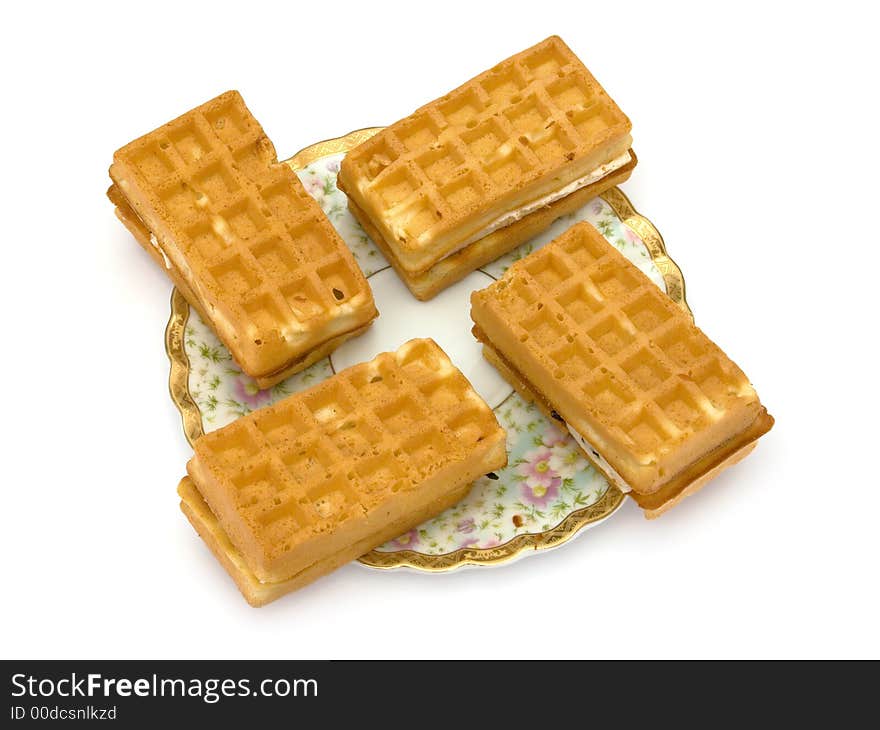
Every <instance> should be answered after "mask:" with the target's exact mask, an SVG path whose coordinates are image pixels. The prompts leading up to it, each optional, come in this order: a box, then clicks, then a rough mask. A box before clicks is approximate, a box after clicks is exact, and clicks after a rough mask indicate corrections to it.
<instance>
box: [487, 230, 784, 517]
mask: <svg viewBox="0 0 880 730" xmlns="http://www.w3.org/2000/svg"><path fill="white" fill-rule="evenodd" d="M471 305H472V309H471V316H472V318H473V320H474V323H475V327H474V334H475V335H476V337H477V338H478V339H479V340H480V341H481V342H482V343H483V352H484V355H485V356H486V358H487V359H488V360H489V361H490V362H491V363H492V364H493V365H495V367H496V368H498V370H499V371H500V372H501V374H502V375H503V376H504V377H505V378H507V379H508V380H509V381H510V382H511V384H512V385H513V386H514V387H515V388H516V389H517V390H518V391H519V392H520V394H521V395H522V396H523V397H524V398H526V399H527V400H530V401H533V402H535V403H536V404H537V405H538V406H539V407H541V408H542V409H543V410H544V411H545V412H546V413H547V414H548V415H549V416H551V417H553V418H555V419H557V420H559V421H563V422H564V423H565V424H566V425H567V427H568V429H569V431H570V432H571V433H572V435H573V436H574V438H575V440H576V441H577V442H578V443H579V444H580V445H581V447H582V448H583V450H584V452H585V453H586V455H587V457H588V458H589V459H590V460H591V461H592V462H593V463H594V464H595V466H596V467H597V468H598V469H600V470H601V471H602V472H603V473H604V474H605V475H606V476H607V477H608V479H609V481H611V482H613V483H615V484H617V486H618V487H620V488H621V489H622V490H624V491H627V492H629V493H630V496H632V498H633V499H634V500H635V501H636V502H637V503H638V504H639V506H640V507H641V508H642V509H643V510H644V511H645V515H646V516H647V517H649V518H653V517H656V516H658V515H659V514H661V513H662V512H664V511H666V510H667V509H669V508H670V507H672V506H673V505H675V504H676V503H677V502H679V501H680V500H681V499H683V498H684V497H685V496H687V495H689V494H692V493H694V492H696V491H697V490H698V489H699V488H700V487H702V486H703V485H704V484H705V483H706V482H707V481H709V480H710V479H711V478H713V477H714V476H715V475H716V474H718V472H720V471H721V470H722V469H724V468H726V467H728V466H730V465H732V464H735V463H736V462H738V461H739V460H740V459H742V458H743V457H745V456H746V455H747V454H748V453H749V452H750V451H751V450H752V449H753V448H754V446H755V444H756V442H757V440H758V439H759V438H760V437H761V436H762V435H764V434H765V433H766V432H767V431H769V430H770V428H771V427H772V425H773V418H772V417H771V416H770V415H769V414H768V413H767V410H766V409H765V408H764V407H763V406H762V405H761V402H760V400H759V399H758V395H757V393H755V390H754V388H753V387H752V386H751V384H750V383H749V381H748V379H747V378H746V376H745V375H744V374H743V372H742V371H741V370H740V369H739V368H738V367H737V366H736V365H735V364H734V363H733V362H732V361H731V360H730V359H729V358H728V357H727V356H726V355H725V354H724V353H723V352H722V351H721V350H720V349H719V348H718V346H717V345H715V343H713V342H712V341H711V340H710V339H709V338H708V337H706V335H704V334H703V332H702V331H701V330H700V329H698V328H697V327H696V326H695V325H694V324H693V322H692V321H691V319H690V318H689V317H688V315H687V314H686V313H685V312H684V311H682V310H681V309H680V308H678V307H677V306H676V305H675V304H674V303H673V302H672V301H671V300H670V299H669V298H668V297H667V296H666V295H665V294H663V292H661V291H660V290H659V289H658V288H657V287H656V286H655V285H654V284H653V283H652V282H651V281H650V280H649V279H648V278H647V277H646V276H645V275H644V274H643V273H642V272H641V271H639V270H638V269H637V268H636V267H635V266H634V265H633V264H632V263H630V262H629V261H628V260H627V259H626V258H625V257H624V256H623V255H622V254H620V253H619V252H618V251H617V250H616V249H615V248H614V247H613V246H611V245H610V244H609V243H608V242H607V241H606V240H605V239H604V238H603V237H602V235H601V234H600V233H599V232H598V231H597V230H596V229H595V228H593V227H592V226H591V225H590V224H589V223H580V224H578V225H576V226H574V227H572V228H570V229H569V230H568V231H567V232H565V233H564V234H562V235H561V236H559V237H558V238H556V239H555V240H554V241H553V242H552V243H550V244H548V245H547V246H545V247H544V248H542V249H540V250H538V251H536V252H535V253H533V254H531V255H529V256H527V257H526V258H524V259H522V260H521V261H519V262H517V263H515V264H514V265H513V266H511V267H510V269H508V271H507V272H506V273H505V275H504V276H503V277H502V278H501V279H500V280H499V281H497V282H495V283H494V284H492V285H491V286H489V287H488V288H486V289H483V290H481V291H478V292H474V294H473V295H472V297H471Z"/></svg>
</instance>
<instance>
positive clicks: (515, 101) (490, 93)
mask: <svg viewBox="0 0 880 730" xmlns="http://www.w3.org/2000/svg"><path fill="white" fill-rule="evenodd" d="M630 129H631V125H630V122H629V119H627V117H626V116H625V115H624V114H623V112H621V111H620V109H619V108H618V107H617V105H616V104H615V103H614V101H613V100H612V99H611V98H610V97H609V96H608V94H607V93H606V92H605V90H604V89H603V88H602V87H601V85H600V84H599V83H598V81H596V79H595V78H594V77H593V76H592V74H591V73H590V72H589V71H588V70H587V68H586V67H585V66H584V64H583V63H581V61H580V60H579V59H578V58H577V56H575V54H574V53H572V51H571V50H570V49H569V48H568V46H566V45H565V43H563V41H562V40H561V39H560V38H558V37H556V36H553V37H551V38H548V39H546V40H545V41H543V42H541V43H539V44H537V45H536V46H533V47H531V48H528V49H526V50H525V51H523V52H521V53H518V54H516V55H514V56H512V57H510V58H508V59H507V60H505V61H503V62H502V63H500V64H498V65H497V66H495V67H493V68H492V69H490V70H488V71H486V72H485V73H482V74H480V75H479V76H476V77H475V78H473V79H471V80H470V81H468V82H466V83H465V84H463V85H462V86H460V87H459V88H457V89H455V90H454V91H451V92H450V93H449V94H447V95H445V96H443V97H441V98H440V99H437V100H435V101H432V102H430V103H428V104H426V105H425V106H423V107H421V108H420V109H418V110H416V111H415V112H414V113H413V114H411V115H410V116H409V117H407V118H405V119H402V120H401V121H399V122H396V123H395V124H393V125H391V126H390V127H387V128H386V129H384V130H383V131H382V132H380V133H379V134H377V135H375V136H374V137H372V138H371V139H369V140H367V141H366V142H364V143H363V144H361V145H359V146H358V147H357V148H355V149H354V150H352V151H351V152H350V153H349V154H348V155H346V157H345V159H344V160H343V161H342V165H341V168H340V173H339V182H338V184H339V188H340V189H341V190H343V191H344V192H345V193H346V195H348V196H349V197H350V198H351V199H353V200H354V201H355V203H356V205H357V207H358V208H359V209H360V210H361V211H363V213H364V214H365V215H366V217H367V218H369V220H370V222H371V224H372V226H373V227H374V228H375V229H376V230H377V232H378V235H377V239H379V238H381V239H382V240H383V241H384V242H385V245H386V246H387V247H388V248H389V249H390V250H391V252H392V254H393V258H394V259H395V260H396V261H397V263H398V266H399V268H401V269H403V270H404V271H406V272H408V273H409V274H411V275H417V274H422V273H424V272H426V271H428V270H429V269H430V268H431V267H432V266H434V265H435V264H436V263H437V262H438V261H441V260H442V259H444V258H446V257H447V256H449V255H451V254H454V253H455V252H456V251H458V250H460V249H462V248H464V247H465V246H468V245H470V244H471V243H472V242H473V241H475V240H478V239H480V238H482V237H483V235H482V234H481V232H482V231H486V230H489V229H491V228H492V227H493V226H495V225H503V223H499V220H500V219H501V218H502V217H503V216H505V215H507V214H509V213H511V212H512V211H516V210H519V209H521V208H523V207H524V206H527V205H530V204H533V203H534V202H535V201H540V200H544V199H547V198H548V196H552V195H554V194H556V193H558V192H559V191H560V190H562V189H563V188H566V187H567V186H568V185H570V184H571V185H576V184H578V182H579V181H583V180H591V179H593V178H592V177H591V176H594V175H596V176H598V175H601V174H602V173H603V172H607V171H609V170H611V169H612V168H613V167H614V166H615V165H620V164H622V161H623V160H624V159H625V155H626V153H627V151H628V150H629V148H630V147H631V142H632V138H631V136H630Z"/></svg>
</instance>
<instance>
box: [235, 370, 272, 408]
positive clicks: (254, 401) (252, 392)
mask: <svg viewBox="0 0 880 730" xmlns="http://www.w3.org/2000/svg"><path fill="white" fill-rule="evenodd" d="M232 390H233V391H234V392H235V395H236V396H237V399H238V400H239V401H241V402H242V403H244V404H245V405H247V406H248V407H249V408H250V409H251V410H255V409H257V408H260V407H262V406H264V405H266V404H267V403H268V402H269V400H270V399H271V398H272V393H271V392H270V391H268V390H260V389H259V388H258V387H257V384H256V382H254V380H253V379H251V378H250V377H248V376H247V375H239V376H238V377H237V378H236V379H235V384H234V385H233V386H232Z"/></svg>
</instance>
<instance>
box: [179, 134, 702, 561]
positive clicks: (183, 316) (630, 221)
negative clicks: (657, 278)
mask: <svg viewBox="0 0 880 730" xmlns="http://www.w3.org/2000/svg"><path fill="white" fill-rule="evenodd" d="M382 129H384V127H365V128H364V129H358V130H355V131H354V132H350V133H349V134H346V135H344V136H342V137H334V138H331V139H325V140H322V141H321V142H316V143H315V144H312V145H309V146H308V147H305V148H304V149H302V150H300V151H299V152H297V153H296V154H295V155H293V157H291V158H290V159H287V160H284V162H285V164H287V165H289V166H290V168H291V169H292V170H300V169H302V168H304V167H305V166H306V165H310V164H311V163H313V162H315V161H316V160H319V159H321V158H322V157H327V156H328V155H335V154H339V153H341V152H347V151H348V150H350V149H353V148H354V147H356V146H357V145H359V144H360V143H361V142H364V141H366V140H368V139H369V138H370V137H372V136H373V135H374V134H376V133H377V132H380V131H381V130H382ZM599 197H601V198H602V199H603V200H605V202H606V203H608V205H610V206H611V208H612V210H614V212H615V213H616V214H617V216H618V218H620V220H621V222H622V223H624V224H625V225H626V226H627V227H629V228H631V229H632V230H633V231H634V232H635V233H636V234H637V235H638V236H639V238H640V239H641V240H642V241H643V242H644V244H645V246H646V247H647V249H648V253H649V254H650V256H651V259H652V260H653V262H654V265H655V266H657V268H658V270H659V271H660V273H661V275H662V276H663V281H664V282H665V284H666V292H667V294H668V295H669V297H670V299H672V301H674V302H675V303H676V304H677V305H678V306H680V307H681V308H682V309H683V310H685V311H686V312H687V313H688V314H689V315H691V316H693V314H692V312H691V310H690V307H689V306H688V303H687V299H686V298H685V285H684V276H683V274H682V273H681V269H680V268H679V267H678V265H677V264H676V263H675V261H673V260H672V259H671V258H670V256H669V254H668V253H667V252H666V245H665V244H664V242H663V236H661V235H660V231H658V230H657V229H656V228H655V227H654V224H653V223H651V221H649V220H648V219H647V218H645V217H644V216H643V215H641V214H640V213H639V212H638V211H637V210H636V209H635V206H634V205H633V204H632V201H630V199H629V198H628V197H627V196H626V195H625V194H624V193H623V191H622V190H620V188H618V187H613V188H611V189H610V190H606V191H605V192H604V193H602V194H601V195H600V196H599ZM188 317H189V304H188V303H187V301H186V299H185V298H184V296H183V295H182V294H181V293H180V292H179V291H178V290H177V288H175V289H174V290H173V291H172V292H171V317H170V318H169V320H168V326H167V327H166V328H165V352H166V353H167V355H168V359H169V360H170V361H171V371H170V373H169V377H168V391H169V393H170V394H171V400H172V401H173V403H174V405H175V406H177V410H178V411H180V417H181V420H182V421H183V432H184V435H185V436H186V440H187V441H188V442H189V443H190V445H192V444H193V442H194V441H195V440H196V439H197V438H199V437H200V436H202V435H203V434H204V428H203V426H202V415H201V412H200V411H199V408H198V405H197V404H196V402H195V401H194V400H193V397H192V394H191V393H190V392H189V372H190V363H189V357H188V356H187V354H186V348H185V336H186V322H187V319H188ZM625 496H626V495H625V494H624V493H623V492H621V491H620V490H619V489H618V488H617V487H616V486H614V485H609V487H608V490H607V491H606V492H605V494H604V495H603V496H602V498H601V499H599V500H598V501H597V502H595V503H594V504H591V505H590V506H588V507H584V508H583V509H579V510H577V511H575V512H572V513H571V514H570V515H568V516H567V517H566V518H565V519H564V520H563V521H562V522H560V523H559V524H558V525H556V526H555V527H553V528H551V529H549V530H545V531H544V532H535V533H526V534H523V535H517V536H516V537H514V538H511V539H510V540H508V541H507V542H506V543H504V544H503V545H497V546H495V547H491V548H459V549H458V550H455V551H453V552H451V553H442V554H440V555H428V554H426V553H419V552H416V551H415V550H395V551H389V552H383V551H379V550H371V551H370V552H369V553H367V554H366V555H363V556H361V557H360V558H359V559H358V561H359V562H360V563H362V564H363V565H366V566H369V567H371V568H381V569H386V570H390V569H393V568H414V569H416V570H421V571H426V572H446V571H451V570H455V569H456V568H460V567H462V566H466V565H500V564H502V563H507V562H511V561H513V560H516V559H517V558H519V557H522V556H524V555H526V554H527V553H528V552H529V551H538V550H549V549H551V548H556V547H559V546H560V545H563V544H564V543H566V542H568V541H569V540H571V539H572V538H574V537H575V536H577V535H578V534H580V532H581V531H582V530H584V528H586V527H591V526H595V525H596V524H598V523H599V522H602V521H603V520H605V519H607V518H608V517H610V516H611V515H612V514H613V513H614V512H616V511H617V509H618V508H619V507H620V506H621V505H622V504H623V500H624V497H625Z"/></svg>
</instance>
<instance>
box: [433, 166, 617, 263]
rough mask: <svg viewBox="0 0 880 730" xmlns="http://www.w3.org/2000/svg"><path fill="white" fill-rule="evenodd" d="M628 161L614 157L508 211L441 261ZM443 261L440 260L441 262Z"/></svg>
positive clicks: (606, 174)
mask: <svg viewBox="0 0 880 730" xmlns="http://www.w3.org/2000/svg"><path fill="white" fill-rule="evenodd" d="M630 160H632V155H630V153H629V152H628V151H627V152H624V153H623V154H622V155H620V156H619V157H615V158H614V159H613V160H611V161H610V162H606V163H605V164H604V165H599V167H597V168H596V169H595V170H593V171H592V172H589V173H587V174H586V175H583V176H581V177H579V178H576V179H575V180H572V181H571V182H570V183H568V184H567V185H563V186H562V187H561V188H559V189H557V190H554V191H553V192H551V193H548V194H547V195H544V196H542V197H540V198H535V200H532V201H531V202H529V203H526V204H525V205H522V206H520V207H519V208H514V209H513V210H508V211H507V212H505V213H502V214H501V215H499V216H498V217H497V218H495V219H494V220H493V221H492V222H491V223H489V224H488V225H487V226H485V227H484V228H481V229H480V230H479V231H477V232H476V233H474V234H473V235H471V236H469V237H468V238H466V239H465V240H464V241H463V242H462V243H460V244H459V245H458V246H456V248H455V249H454V250H452V251H450V252H449V253H448V254H447V255H446V256H444V257H443V259H446V258H449V257H450V256H452V255H453V254H454V253H457V252H458V251H461V249H463V248H466V247H467V246H470V245H471V244H472V243H475V242H476V241H479V240H480V239H481V238H484V237H486V236H488V235H489V234H490V233H494V232H495V231H497V230H499V229H501V228H505V227H506V226H509V225H511V224H513V223H516V222H517V221H518V220H520V219H522V218H525V217H526V216H527V215H529V214H530V213H534V212H535V211H536V210H538V209H539V208H544V207H546V206H548V205H550V204H551V203H555V202H556V201H557V200H561V199H562V198H564V197H566V196H567V195H571V194H572V193H574V192H576V191H578V190H580V189H581V188H585V187H587V185H592V184H593V183H596V182H599V180H601V179H602V178H603V177H607V176H608V175H610V174H611V173H612V172H614V171H615V170H619V169H620V168H621V167H623V166H624V165H627V164H629V162H630ZM443 259H440V261H442V260H443Z"/></svg>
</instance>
